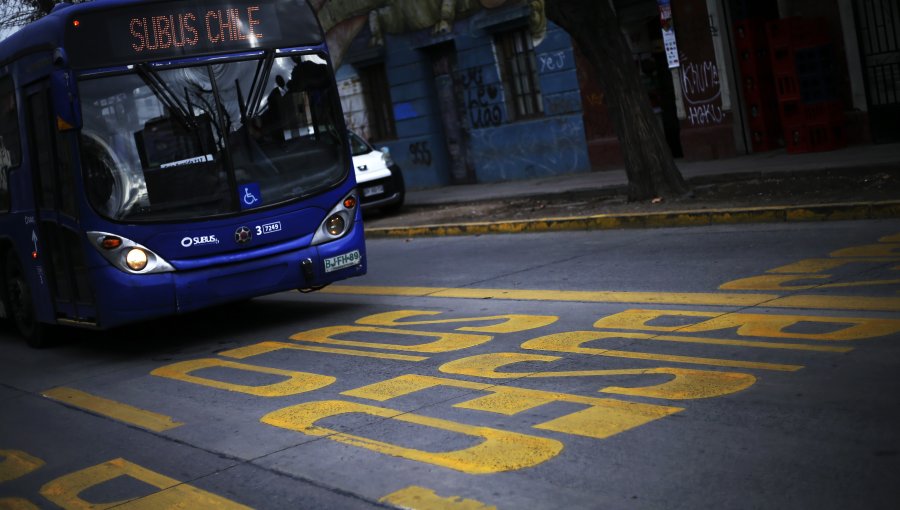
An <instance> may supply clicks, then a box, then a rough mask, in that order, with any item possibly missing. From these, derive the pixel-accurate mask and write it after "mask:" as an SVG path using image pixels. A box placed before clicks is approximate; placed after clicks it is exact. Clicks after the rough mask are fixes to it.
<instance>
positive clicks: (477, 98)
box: [459, 68, 503, 129]
mask: <svg viewBox="0 0 900 510" xmlns="http://www.w3.org/2000/svg"><path fill="white" fill-rule="evenodd" d="M459 80H460V82H461V83H462V86H463V90H465V94H466V108H467V110H468V112H469V125H470V126H472V129H479V128H485V127H493V126H499V125H500V124H501V123H502V122H503V109H502V108H501V106H500V105H501V103H502V102H503V95H502V93H501V91H500V86H499V84H497V83H491V84H487V85H485V83H484V71H483V70H482V69H481V68H473V69H468V70H466V71H463V72H461V73H460V74H459Z"/></svg>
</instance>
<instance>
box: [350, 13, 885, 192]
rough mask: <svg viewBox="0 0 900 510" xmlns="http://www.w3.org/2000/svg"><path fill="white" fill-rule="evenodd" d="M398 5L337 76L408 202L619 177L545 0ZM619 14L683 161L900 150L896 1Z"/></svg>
mask: <svg viewBox="0 0 900 510" xmlns="http://www.w3.org/2000/svg"><path fill="white" fill-rule="evenodd" d="M382 3H386V4H387V5H386V6H383V7H381V8H378V9H376V10H374V11H372V12H370V13H369V14H368V20H367V23H365V26H364V27H363V28H362V30H361V31H360V32H359V34H358V35H357V36H356V38H355V39H354V40H353V43H352V45H351V46H350V47H349V49H348V50H347V52H346V56H345V58H344V60H343V65H341V67H340V68H339V69H338V71H337V79H338V83H339V87H340V90H341V94H342V98H343V103H344V110H345V116H346V119H347V124H348V126H349V127H350V128H351V129H352V130H354V131H355V132H357V133H358V134H360V135H362V136H363V137H364V138H366V139H368V140H370V141H372V142H373V144H375V145H376V146H378V147H387V148H388V149H389V150H390V153H391V155H392V157H393V158H394V159H395V160H396V161H397V162H398V163H399V164H400V165H401V167H402V168H403V169H404V175H405V177H406V180H407V184H408V186H409V187H410V188H428V187H435V186H442V185H448V184H461V183H473V182H496V181H503V180H513V179H527V178H537V177H545V176H552V175H559V174H565V173H575V172H590V171H602V170H605V169H611V168H621V166H622V155H621V151H620V149H619V142H618V139H617V137H616V134H615V130H614V126H613V125H612V124H611V122H610V119H609V115H608V112H607V105H606V104H605V97H604V93H603V91H602V90H601V88H600V87H599V86H598V85H597V80H596V79H593V78H592V76H591V73H592V72H593V71H592V69H591V68H590V66H588V65H587V63H586V62H585V60H584V58H583V57H582V56H581V55H580V53H579V52H578V50H577V48H575V47H574V45H573V43H572V41H571V39H570V37H569V36H568V34H567V33H565V32H564V31H563V30H561V29H560V28H559V27H557V26H555V25H554V24H553V23H552V22H548V21H547V20H546V19H544V16H543V12H542V6H543V2H542V0H523V1H518V0H456V1H453V0H432V1H418V2H412V1H404V0H393V1H387V2H382ZM432 4H433V5H432ZM614 4H615V7H616V11H617V15H618V17H619V21H620V25H621V27H622V30H623V33H624V34H625V36H626V39H627V41H628V43H629V45H630V47H631V50H632V54H633V57H634V62H635V66H636V68H637V71H638V72H639V73H640V76H641V78H642V82H643V83H644V88H645V91H646V93H647V94H648V97H649V99H650V102H651V105H652V106H653V109H654V111H655V112H656V114H657V116H658V118H659V121H660V123H661V125H662V126H663V128H664V132H665V135H666V140H667V142H668V144H669V147H670V148H671V149H672V152H673V154H674V155H675V156H676V157H678V158H684V159H685V160H710V159H717V158H727V157H734V156H737V155H741V154H747V153H750V152H759V151H767V150H787V151H788V152H807V151H818V150H831V149H834V148H837V147H840V146H843V145H846V144H865V143H872V142H876V143H877V142H891V141H900V120H898V119H900V116H898V115H897V114H898V113H900V6H898V2H896V1H895V0H816V1H812V0H615V2H614ZM664 28H665V29H666V30H663V29H664Z"/></svg>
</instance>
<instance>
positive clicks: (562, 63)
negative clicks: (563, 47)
mask: <svg viewBox="0 0 900 510" xmlns="http://www.w3.org/2000/svg"><path fill="white" fill-rule="evenodd" d="M538 59H539V60H540V61H541V72H542V73H546V72H550V71H559V70H561V69H563V68H564V67H566V52H565V51H556V52H553V53H542V54H541V55H538Z"/></svg>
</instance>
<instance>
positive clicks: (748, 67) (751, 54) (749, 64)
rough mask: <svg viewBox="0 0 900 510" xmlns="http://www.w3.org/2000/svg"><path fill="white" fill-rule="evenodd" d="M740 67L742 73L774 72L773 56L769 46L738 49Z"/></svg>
mask: <svg viewBox="0 0 900 510" xmlns="http://www.w3.org/2000/svg"><path fill="white" fill-rule="evenodd" d="M738 67H740V69H741V73H742V74H765V75H770V74H772V64H771V58H770V57H769V50H768V49H767V48H744V49H741V50H738Z"/></svg>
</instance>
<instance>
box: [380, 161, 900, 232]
mask: <svg viewBox="0 0 900 510" xmlns="http://www.w3.org/2000/svg"><path fill="white" fill-rule="evenodd" d="M678 167H679V169H680V171H681V173H682V175H683V176H684V177H685V179H687V180H688V182H690V183H691V184H692V185H704V184H716V183H726V182H733V181H739V180H750V179H757V178H765V177H787V176H794V175H800V174H808V173H816V172H819V173H822V172H824V173H829V174H839V175H840V174H842V175H847V174H852V173H873V172H882V171H883V172H891V173H894V172H900V143H895V144H881V145H855V146H850V147H846V148H843V149H839V150H835V151H829V152H815V153H802V154H790V153H787V152H786V151H784V150H783V149H782V150H778V151H771V152H763V153H757V154H750V155H745V156H739V157H735V158H730V159H720V160H713V161H699V162H685V161H678ZM626 185H627V179H626V176H625V171H624V169H618V170H610V171H602V172H588V173H578V174H566V175H560V176H554V177H546V178H540V179H530V180H521V181H507V182H496V183H479V184H468V185H456V186H444V187H439V188H432V189H425V190H410V191H409V192H408V193H407V196H406V206H407V207H406V208H405V210H403V211H401V212H399V213H398V214H395V215H394V216H393V217H392V218H391V221H390V222H385V221H380V220H379V218H377V217H376V218H374V221H368V220H367V222H366V223H367V227H366V234H367V235H368V236H370V237H385V236H406V237H409V236H415V235H461V234H467V235H468V234H485V233H512V232H535V231H549V230H584V229H609V228H629V227H665V226H695V225H706V224H717V223H736V222H771V221H821V220H829V219H868V218H893V217H900V190H897V193H896V194H895V195H894V196H893V197H891V198H890V199H889V200H887V201H882V200H879V201H872V200H841V201H839V203H835V202H834V201H828V200H823V201H822V202H820V203H812V204H810V203H804V204H803V205H802V206H769V207H746V206H733V207H732V206H728V207H724V208H723V207H717V208H715V209H714V210H710V209H702V210H697V211H691V210H684V209H683V208H681V209H674V208H668V207H666V205H665V204H663V205H661V206H658V207H655V208H654V210H653V212H651V213H644V212H637V213H636V212H628V213H614V214H599V215H597V214H592V215H585V216H575V217H572V216H566V217H554V216H548V217H540V218H530V219H521V220H509V219H499V220H496V221H459V219H458V218H455V219H453V220H448V221H444V220H442V219H441V218H440V213H439V212H436V213H433V214H430V215H429V216H428V217H427V219H423V217H422V216H421V215H418V216H416V215H413V214H410V213H409V211H410V210H412V209H415V210H419V211H421V210H423V209H425V210H429V209H432V210H435V211H439V210H440V209H441V208H443V207H446V206H452V205H454V204H477V203H484V204H489V203H491V202H497V201H501V200H505V199H522V198H528V197H536V196H546V195H556V194H564V193H572V192H578V193H581V192H597V193H598V194H599V193H606V194H613V193H617V192H621V193H624V188H625V186H626Z"/></svg>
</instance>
